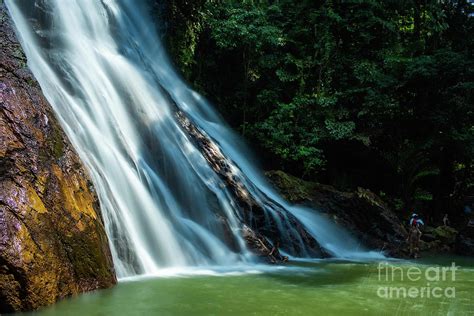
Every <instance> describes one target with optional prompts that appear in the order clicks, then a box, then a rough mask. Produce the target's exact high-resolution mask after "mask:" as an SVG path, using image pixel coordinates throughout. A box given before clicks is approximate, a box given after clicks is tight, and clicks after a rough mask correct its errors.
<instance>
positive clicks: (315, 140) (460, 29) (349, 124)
mask: <svg viewBox="0 0 474 316" xmlns="http://www.w3.org/2000/svg"><path fill="white" fill-rule="evenodd" d="M165 11H166V12H165V14H166V19H167V21H169V22H168V42H169V46H170V51H171V55H172V57H173V58H174V59H175V62H176V64H177V65H178V67H180V68H181V70H182V72H183V75H184V76H185V77H186V79H187V80H188V81H189V82H190V83H191V84H192V85H193V86H194V87H195V88H196V89H197V90H198V91H200V92H201V93H202V94H204V95H205V96H207V97H208V98H209V99H210V100H211V101H212V102H213V103H214V104H215V105H216V107H217V108H218V109H219V111H220V112H221V113H222V114H223V116H224V117H225V118H226V119H227V121H228V122H229V123H230V124H231V125H232V126H233V127H234V128H236V129H237V130H238V131H239V132H240V133H241V134H242V135H243V136H244V137H245V138H246V139H247V140H248V142H249V143H250V144H251V145H252V146H253V147H254V148H255V149H256V150H257V151H259V152H260V153H261V156H262V157H263V158H262V159H263V162H262V163H263V165H264V166H266V168H268V169H270V168H280V169H283V170H285V171H288V172H290V173H293V174H295V175H297V176H300V177H303V178H306V179H310V180H315V181H319V182H324V183H329V184H332V185H335V186H336V187H338V188H341V189H352V188H354V187H357V186H363V187H367V188H369V189H371V190H373V191H375V192H377V193H379V194H381V195H382V196H385V198H386V199H387V200H388V201H390V202H391V203H392V205H393V206H395V207H396V208H397V209H399V210H400V211H403V212H409V211H410V210H411V209H413V208H417V209H418V210H419V211H421V212H422V213H425V216H428V217H430V216H431V217H432V218H433V219H434V218H436V219H437V220H439V217H440V216H442V215H441V214H444V213H445V212H450V213H454V212H456V213H458V212H462V209H463V206H464V205H465V204H466V203H472V202H471V201H470V200H469V199H472V195H473V188H474V179H473V174H474V171H473V170H474V163H473V157H474V112H473V111H474V106H473V105H474V93H473V92H474V58H473V53H474V16H473V12H474V6H473V5H472V4H470V2H469V1H466V0H460V1H450V0H437V1H432V0H387V1H372V0H359V1H317V0H302V1H293V0H280V1H270V0H267V1H257V0H255V1H251V0H249V1H245V0H244V1H234V0H223V1H215V0H214V1H213V0H199V1H186V0H175V1H169V3H168V6H167V8H166V10H165ZM470 196H471V197H470Z"/></svg>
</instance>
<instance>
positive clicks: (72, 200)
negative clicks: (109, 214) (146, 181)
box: [0, 2, 116, 313]
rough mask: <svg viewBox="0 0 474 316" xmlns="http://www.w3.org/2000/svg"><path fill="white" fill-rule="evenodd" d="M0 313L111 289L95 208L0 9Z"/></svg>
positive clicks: (90, 189)
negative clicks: (81, 293) (91, 291)
mask: <svg viewBox="0 0 474 316" xmlns="http://www.w3.org/2000/svg"><path fill="white" fill-rule="evenodd" d="M0 13H1V19H0V41H1V44H2V45H1V47H2V50H1V55H0V313H3V312H13V311H19V310H32V309H36V308H38V307H40V306H43V305H47V304H51V303H53V302H55V301H57V300H58V299H61V298H63V297H66V296H69V295H74V294H77V293H80V292H84V291H89V290H94V289H97V288H105V287H110V286H112V285H113V284H115V282H116V278H115V274H114V270H113V265H112V258H111V254H110V250H109V247H108V242H107V237H106V235H105V231H104V227H103V223H102V219H101V217H100V213H99V204H98V200H97V196H96V195H95V193H94V188H93V187H92V184H91V182H90V180H89V177H88V175H87V173H86V171H85V170H84V168H83V166H82V165H81V162H80V160H79V158H78V156H77V154H76V153H75V152H74V150H73V149H72V147H71V145H70V143H69V141H68V140H67V138H66V136H65V135H64V133H63V131H62V130H61V128H60V126H59V124H58V122H57V120H56V118H55V117H54V115H53V113H52V109H51V107H50V106H49V104H48V103H47V101H46V99H45V98H44V96H43V95H42V93H41V89H40V87H39V86H38V84H37V82H36V81H35V79H34V78H33V76H32V74H31V73H30V71H29V70H28V68H27V66H26V59H25V57H24V55H23V53H22V50H21V47H20V45H19V44H18V41H17V39H16V37H15V33H14V32H13V29H12V26H11V22H10V21H9V18H8V16H7V13H6V9H5V7H4V4H1V2H0Z"/></svg>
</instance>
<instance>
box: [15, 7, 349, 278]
mask: <svg viewBox="0 0 474 316" xmlns="http://www.w3.org/2000/svg"><path fill="white" fill-rule="evenodd" d="M143 2H144V1H143ZM7 6H8V9H9V12H10V14H11V15H12V18H13V20H14V22H15V26H16V28H17V30H18V32H19V36H20V38H21V42H22V46H23V48H24V51H25V53H26V55H27V57H28V63H29V67H30V68H31V70H32V71H33V73H34V75H35V77H36V78H37V79H38V81H39V83H40V85H41V87H42V90H43V92H44V94H45V96H46V98H47V99H48V101H49V102H50V103H51V105H52V107H53V108H54V111H55V113H56V115H57V117H58V118H59V120H60V122H61V125H62V126H63V128H64V130H65V131H66V133H67V135H68V137H69V139H70V140H71V142H72V143H73V145H74V147H75V148H76V150H77V151H78V153H79V155H80V157H81V158H82V160H83V162H84V163H85V164H86V166H87V167H88V169H89V171H90V173H91V176H92V179H93V182H94V184H95V188H96V189H97V191H98V196H99V199H100V203H101V209H102V214H103V218H104V223H105V226H106V230H107V234H108V237H109V240H110V246H111V250H112V255H113V257H114V263H115V266H116V271H117V274H118V276H119V277H127V276H132V275H136V274H153V273H156V272H157V271H158V269H160V268H163V267H170V266H174V267H175V266H190V265H193V266H195V265H213V264H214V265H215V264H217V265H226V264H230V263H235V262H246V261H252V260H254V258H253V255H252V254H251V253H250V252H249V251H248V250H247V246H246V243H245V240H244V239H243V237H242V229H243V225H244V224H243V223H244V222H245V220H244V218H247V222H248V221H250V222H251V221H252V216H250V215H243V214H244V213H245V212H246V211H248V210H244V209H243V207H242V205H241V204H242V203H239V201H238V199H237V198H236V194H237V196H239V197H240V198H241V199H245V198H246V197H248V196H251V199H250V200H251V201H252V202H251V203H249V205H252V204H253V205H257V206H258V207H259V208H260V209H262V210H263V213H264V216H265V218H266V220H268V221H270V222H273V223H275V225H274V226H275V227H277V230H278V232H277V233H278V235H279V236H280V237H279V239H280V240H282V241H283V242H284V241H285V240H291V241H292V242H291V243H284V244H285V245H284V246H283V247H282V248H284V249H283V250H284V251H285V252H288V253H291V254H293V255H298V256H309V255H311V254H312V252H311V249H310V248H308V245H307V242H306V241H307V240H309V239H308V238H310V237H307V236H306V237H305V236H304V235H302V234H301V230H298V229H296V228H295V225H300V224H299V222H297V220H296V218H298V219H299V221H300V222H303V224H304V225H306V227H308V231H309V232H310V233H312V234H313V235H314V236H315V237H316V238H317V237H318V236H317V234H314V232H317V231H318V228H319V227H318V226H314V225H321V223H320V222H316V223H309V222H305V220H307V219H308V218H307V217H304V216H302V215H301V213H300V212H299V211H298V210H297V209H296V208H294V207H290V206H289V205H287V204H286V203H285V202H284V201H283V200H282V199H281V198H280V197H279V196H278V194H276V193H275V192H274V191H273V189H272V188H271V187H270V186H269V185H268V184H267V183H266V181H265V180H264V178H263V176H261V175H260V173H259V172H258V171H257V170H256V169H255V167H254V165H253V163H252V159H251V158H249V157H251V155H250V154H249V152H248V151H247V150H246V148H245V146H244V145H243V144H242V143H241V141H240V140H239V139H238V137H237V136H236V135H234V133H233V132H231V130H230V129H229V128H228V127H227V126H226V125H225V124H224V123H223V122H222V120H221V119H220V117H219V116H218V115H217V114H216V113H215V112H214V110H213V109H212V107H211V106H210V105H209V104H208V103H207V102H206V100H204V99H203V98H202V97H200V96H199V95H198V94H197V93H195V92H194V91H192V90H190V89H189V88H188V87H187V86H186V85H185V83H184V82H183V81H182V80H181V79H180V78H179V76H178V75H177V73H176V72H175V70H174V69H173V68H172V66H171V63H170V61H169V60H168V57H167V56H166V53H165V51H164V49H163V47H162V45H161V43H160V40H159V36H158V34H157V33H156V28H155V26H154V25H153V23H152V21H151V19H150V18H149V17H148V15H147V9H146V7H145V6H144V5H142V4H141V2H140V1H126V0H102V1H98V0H70V1H64V0H36V1H31V0H7ZM180 116H181V117H185V119H183V120H181V121H180V119H179V118H180ZM183 122H185V123H186V122H188V123H189V122H192V123H191V124H192V125H193V126H195V128H196V132H195V135H194V137H192V136H190V135H189V130H186V126H185V125H183ZM199 135H200V137H204V138H206V139H208V140H209V142H208V145H207V146H208V148H207V150H208V152H209V151H210V153H209V154H208V155H207V156H206V154H204V153H203V148H201V147H200V145H199V143H198V142H197V141H196V137H198V136H199ZM211 154H216V155H218V156H221V157H224V158H225V159H222V160H223V161H224V160H225V162H222V163H221V165H220V166H213V165H212V164H211V163H210V161H209V160H210V157H209V155H211ZM222 164H224V165H225V168H226V170H227V171H226V172H227V174H228V175H229V176H228V178H227V180H228V181H226V178H225V177H223V176H222V174H223V173H222V172H221V173H219V172H218V171H219V170H220V169H219V168H222ZM229 181H231V182H233V181H235V182H236V183H237V184H238V186H237V187H238V188H239V189H238V190H234V191H235V192H232V190H231V189H229V188H228V185H229ZM236 192H237V193H236ZM292 213H294V214H295V216H296V217H295V216H293V215H292ZM223 222H224V223H225V225H223ZM322 225H324V224H322ZM269 234H276V233H275V232H269ZM329 235H330V234H329ZM326 237H327V236H326ZM329 238H330V237H329ZM290 244H291V246H289V245H290ZM323 246H324V245H323ZM338 249H343V248H341V247H338ZM329 251H330V252H331V249H329ZM332 252H333V253H334V251H332ZM335 254H336V255H337V253H335Z"/></svg>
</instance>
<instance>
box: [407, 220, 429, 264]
mask: <svg viewBox="0 0 474 316" xmlns="http://www.w3.org/2000/svg"><path fill="white" fill-rule="evenodd" d="M409 224H410V230H409V232H408V238H407V242H408V244H409V247H410V256H413V258H419V252H420V238H421V230H420V227H421V226H422V225H425V223H424V222H423V220H422V219H421V218H419V216H418V214H416V213H413V214H412V215H411V218H410V222H409Z"/></svg>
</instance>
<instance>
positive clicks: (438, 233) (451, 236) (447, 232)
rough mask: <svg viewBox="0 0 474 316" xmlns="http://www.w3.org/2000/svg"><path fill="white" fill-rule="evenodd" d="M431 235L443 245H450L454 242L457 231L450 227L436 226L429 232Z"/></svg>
mask: <svg viewBox="0 0 474 316" xmlns="http://www.w3.org/2000/svg"><path fill="white" fill-rule="evenodd" d="M431 234H432V235H433V237H434V238H436V239H438V240H440V241H442V242H443V243H445V244H448V245H452V244H454V242H455V240H456V236H457V234H458V231H457V230H456V229H454V228H452V227H450V226H438V227H436V228H435V229H434V230H433V231H432V232H431Z"/></svg>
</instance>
